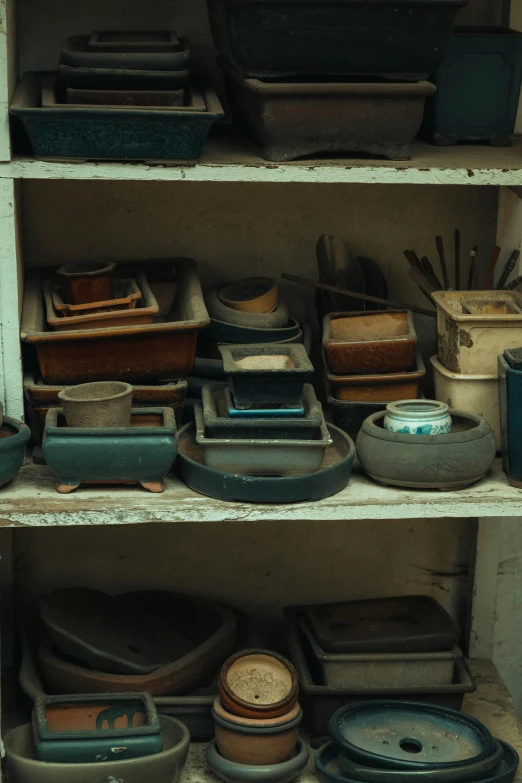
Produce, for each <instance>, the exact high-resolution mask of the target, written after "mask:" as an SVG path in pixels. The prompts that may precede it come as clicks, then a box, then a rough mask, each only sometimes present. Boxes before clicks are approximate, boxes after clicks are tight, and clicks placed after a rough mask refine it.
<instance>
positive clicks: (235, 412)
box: [224, 383, 306, 421]
mask: <svg viewBox="0 0 522 783" xmlns="http://www.w3.org/2000/svg"><path fill="white" fill-rule="evenodd" d="M305 386H306V383H305ZM224 395H225V400H226V403H227V412H228V415H229V417H230V418H231V419H242V420H243V421H244V420H245V419H302V418H303V416H304V415H305V407H304V386H303V401H302V402H303V404H301V405H297V406H296V407H295V408H287V407H286V406H285V405H276V406H274V405H261V404H258V405H256V407H255V408H245V409H244V410H243V409H242V408H236V406H235V403H234V397H233V396H232V391H231V389H230V386H227V385H225V387H224Z"/></svg>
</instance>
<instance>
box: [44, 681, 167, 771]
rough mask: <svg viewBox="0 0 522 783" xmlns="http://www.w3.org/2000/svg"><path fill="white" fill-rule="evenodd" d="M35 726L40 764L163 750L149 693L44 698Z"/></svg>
mask: <svg viewBox="0 0 522 783" xmlns="http://www.w3.org/2000/svg"><path fill="white" fill-rule="evenodd" d="M116 724H118V726H117V725H116ZM32 728H33V739H34V745H35V750H36V755H37V758H38V759H39V760H40V761H47V762H58V763H65V764H67V763H69V764H71V763H72V764H90V763H93V762H98V761H110V760H122V759H133V758H140V757H142V756H151V755H154V754H155V753H160V752H161V750H162V748H163V742H162V738H161V728H160V722H159V718H158V713H157V711H156V707H155V705H154V702H153V700H152V696H151V695H150V694H148V693H133V694H121V695H119V694H98V695H96V696H94V695H86V696H84V695H70V696H40V697H38V698H37V699H35V703H34V710H33V718H32Z"/></svg>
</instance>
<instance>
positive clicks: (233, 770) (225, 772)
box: [16, 737, 310, 783]
mask: <svg viewBox="0 0 522 783" xmlns="http://www.w3.org/2000/svg"><path fill="white" fill-rule="evenodd" d="M309 754H310V748H309V746H308V743H307V742H306V741H305V740H304V739H303V738H302V737H299V738H298V740H297V747H296V752H295V754H294V755H293V756H292V758H291V759H289V760H288V761H283V762H282V763H281V764H268V765H267V766H262V767H252V766H249V765H247V764H236V763H235V762H233V761H227V759H224V758H223V756H221V755H220V754H219V753H218V750H217V747H216V740H215V739H213V740H212V742H210V743H209V744H208V745H207V751H206V755H207V763H208V765H209V767H210V768H211V770H212V772H214V773H215V774H216V775H217V776H218V778H221V780H224V781H225V783H289V781H291V780H293V779H294V778H296V777H297V776H298V775H299V773H300V772H302V771H303V769H304V768H305V767H306V765H307V763H308V756H309ZM16 783H18V781H17V782H16ZM46 783H47V782H46ZM49 783H51V781H49ZM73 783H74V782H73ZM82 783H83V782H82Z"/></svg>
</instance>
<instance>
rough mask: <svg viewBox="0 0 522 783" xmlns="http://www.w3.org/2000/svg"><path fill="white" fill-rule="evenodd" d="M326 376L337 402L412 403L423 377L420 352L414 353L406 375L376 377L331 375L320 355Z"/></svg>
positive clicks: (384, 374)
mask: <svg viewBox="0 0 522 783" xmlns="http://www.w3.org/2000/svg"><path fill="white" fill-rule="evenodd" d="M323 361H324V364H325V369H326V377H327V378H328V382H329V383H330V385H331V387H332V391H333V395H334V397H335V398H336V399H337V400H350V401H352V402H394V401H395V400H413V399H415V398H417V397H418V396H419V383H420V381H421V379H422V378H424V376H425V375H426V369H425V367H424V362H423V360H422V356H421V354H420V351H417V352H416V354H415V364H414V366H413V368H412V369H411V370H409V371H407V372H397V373H380V374H375V375H370V374H365V375H333V374H332V373H331V372H329V370H328V366H327V364H326V360H325V357H324V354H323Z"/></svg>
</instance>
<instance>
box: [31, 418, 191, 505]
mask: <svg viewBox="0 0 522 783" xmlns="http://www.w3.org/2000/svg"><path fill="white" fill-rule="evenodd" d="M132 419H133V423H134V426H132V427H107V428H98V429H90V428H88V427H85V428H83V427H82V428H80V427H67V426H65V417H64V415H63V410H62V408H51V409H50V410H49V412H48V413H47V416H46V419H45V433H44V439H43V446H42V449H43V456H44V459H45V461H46V462H47V464H48V465H49V467H50V468H51V470H52V471H53V472H54V473H55V474H56V476H57V477H58V481H59V484H58V487H57V489H58V491H59V492H70V491H71V490H73V489H76V487H78V486H79V485H80V484H89V483H95V484H97V483H105V484H107V483H115V484H117V483H139V484H141V485H142V486H144V487H145V488H146V489H150V490H151V491H153V492H162V491H163V479H164V478H165V476H166V475H167V473H168V472H169V470H170V468H171V467H172V464H173V462H174V460H175V458H176V454H177V449H178V445H177V441H176V422H175V418H174V412H173V410H172V408H133V409H132ZM140 419H141V421H142V424H141V425H140V424H139V421H140Z"/></svg>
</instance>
